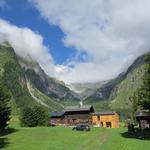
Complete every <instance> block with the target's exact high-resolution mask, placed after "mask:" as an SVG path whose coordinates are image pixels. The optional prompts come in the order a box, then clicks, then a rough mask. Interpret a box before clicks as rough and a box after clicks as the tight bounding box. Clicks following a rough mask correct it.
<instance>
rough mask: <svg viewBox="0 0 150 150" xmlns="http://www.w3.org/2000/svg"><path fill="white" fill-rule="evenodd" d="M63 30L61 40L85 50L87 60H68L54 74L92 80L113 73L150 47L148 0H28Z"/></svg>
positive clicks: (66, 78)
mask: <svg viewBox="0 0 150 150" xmlns="http://www.w3.org/2000/svg"><path fill="white" fill-rule="evenodd" d="M29 1H30V2H32V4H34V6H35V7H36V8H37V9H38V10H39V12H40V14H41V16H43V17H44V18H45V19H47V20H48V22H49V23H50V24H54V25H56V26H59V27H60V28H61V29H62V31H63V32H64V33H65V37H64V39H62V40H63V41H64V44H65V45H66V46H74V47H75V48H76V50H77V51H78V52H79V53H80V52H81V51H85V52H86V53H87V54H88V55H89V56H90V57H91V59H89V60H88V61H87V62H85V63H82V62H77V61H75V62H74V61H73V62H69V64H70V63H73V64H74V68H68V69H67V70H66V69H65V71H64V72H63V73H61V74H60V75H58V77H59V78H60V79H63V80H65V81H67V82H94V81H99V80H107V79H110V78H112V77H115V76H116V75H117V74H119V73H120V72H121V71H123V70H124V69H126V68H127V66H128V65H129V64H131V63H132V61H133V60H134V59H135V58H136V57H137V56H139V55H141V54H143V53H145V52H146V51H148V50H149V48H150V42H149V40H150V29H149V27H150V1H149V0H144V1H141V0H126V1H124V0H92V1H91V0H29Z"/></svg>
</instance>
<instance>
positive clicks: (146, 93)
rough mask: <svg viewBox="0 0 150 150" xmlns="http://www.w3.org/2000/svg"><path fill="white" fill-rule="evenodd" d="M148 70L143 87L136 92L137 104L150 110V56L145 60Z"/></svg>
mask: <svg viewBox="0 0 150 150" xmlns="http://www.w3.org/2000/svg"><path fill="white" fill-rule="evenodd" d="M145 62H146V70H145V74H144V77H143V85H142V86H141V87H140V88H139V89H138V90H137V91H136V93H135V95H136V102H135V103H136V104H137V105H138V106H140V107H142V108H143V109H148V110H150V54H149V55H147V56H146V58H145Z"/></svg>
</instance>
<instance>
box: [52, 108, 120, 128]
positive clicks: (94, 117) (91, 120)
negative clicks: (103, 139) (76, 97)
mask: <svg viewBox="0 0 150 150" xmlns="http://www.w3.org/2000/svg"><path fill="white" fill-rule="evenodd" d="M50 124H55V125H66V126H73V125H77V124H88V125H93V126H97V127H104V128H105V127H106V128H118V127H119V115H118V114H117V113H116V112H105V113H104V112H94V108H93V106H88V105H84V106H69V107H66V108H65V109H64V110H63V111H62V112H52V113H51V118H50Z"/></svg>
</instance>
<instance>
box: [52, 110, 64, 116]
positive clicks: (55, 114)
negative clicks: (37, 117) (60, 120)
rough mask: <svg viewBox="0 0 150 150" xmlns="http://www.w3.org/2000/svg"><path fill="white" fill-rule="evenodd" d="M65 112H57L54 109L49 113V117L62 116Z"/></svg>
mask: <svg viewBox="0 0 150 150" xmlns="http://www.w3.org/2000/svg"><path fill="white" fill-rule="evenodd" d="M64 114H65V112H58V111H54V112H51V113H50V116H51V117H62V116H63V115H64Z"/></svg>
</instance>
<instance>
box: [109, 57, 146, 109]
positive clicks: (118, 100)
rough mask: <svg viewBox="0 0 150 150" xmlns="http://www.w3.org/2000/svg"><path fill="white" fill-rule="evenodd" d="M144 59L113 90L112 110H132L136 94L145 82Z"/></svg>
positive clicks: (128, 71)
mask: <svg viewBox="0 0 150 150" xmlns="http://www.w3.org/2000/svg"><path fill="white" fill-rule="evenodd" d="M144 57H145V55H143V56H140V57H139V58H138V59H136V60H135V62H134V63H133V64H132V65H131V66H130V67H129V69H128V70H127V73H126V74H125V78H124V80H123V81H122V82H121V83H120V84H118V85H116V86H115V88H114V89H113V90H112V92H111V95H110V99H111V100H112V101H111V103H110V107H111V108H112V109H131V108H132V99H131V97H132V96H133V94H134V92H135V91H136V89H137V88H139V87H140V86H141V84H142V82H143V79H142V78H143V75H144V72H145V62H144Z"/></svg>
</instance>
